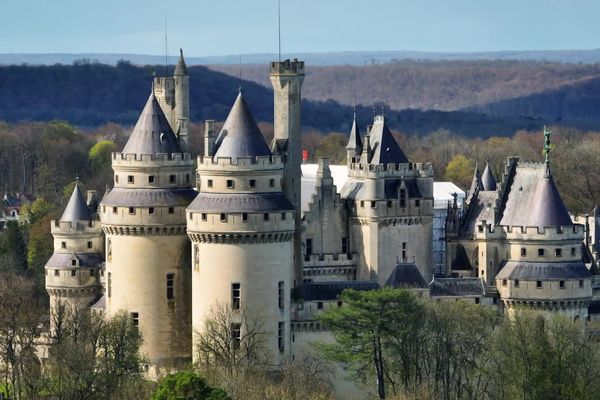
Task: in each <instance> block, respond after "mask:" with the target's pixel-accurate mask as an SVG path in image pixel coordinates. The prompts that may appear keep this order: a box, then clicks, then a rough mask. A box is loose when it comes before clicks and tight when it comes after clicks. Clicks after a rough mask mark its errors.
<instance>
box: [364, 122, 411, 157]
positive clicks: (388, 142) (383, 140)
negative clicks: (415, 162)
mask: <svg viewBox="0 0 600 400" xmlns="http://www.w3.org/2000/svg"><path fill="white" fill-rule="evenodd" d="M369 146H370V147H371V152H372V157H371V161H370V162H371V164H390V163H407V162H408V158H406V155H404V152H403V151H402V149H401V148H400V146H399V145H398V143H397V142H396V139H394V137H393V136H392V133H391V132H390V130H389V129H388V127H387V125H386V123H385V119H384V117H383V116H382V115H378V116H376V117H375V121H374V122H373V126H372V127H371V130H370V131H369Z"/></svg>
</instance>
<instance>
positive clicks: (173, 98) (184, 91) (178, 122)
mask: <svg viewBox="0 0 600 400" xmlns="http://www.w3.org/2000/svg"><path fill="white" fill-rule="evenodd" d="M153 92H154V96H155V97H156V100H157V101H158V104H160V107H161V108H162V110H163V113H164V114H165V116H166V117H167V120H168V121H169V125H170V126H171V129H172V130H173V132H174V133H175V136H177V139H178V140H179V145H180V146H181V150H182V151H184V152H187V151H188V148H189V147H188V131H189V121H190V76H189V74H188V70H187V66H186V65H185V60H184V58H183V50H181V49H179V60H178V61H177V65H176V66H175V72H174V73H173V77H167V76H164V77H155V78H154V90H153Z"/></svg>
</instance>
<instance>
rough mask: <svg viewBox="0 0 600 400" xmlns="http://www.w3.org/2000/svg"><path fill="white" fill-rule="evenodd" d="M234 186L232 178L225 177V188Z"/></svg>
mask: <svg viewBox="0 0 600 400" xmlns="http://www.w3.org/2000/svg"><path fill="white" fill-rule="evenodd" d="M234 187H235V185H234V183H233V179H227V189H233V188H234Z"/></svg>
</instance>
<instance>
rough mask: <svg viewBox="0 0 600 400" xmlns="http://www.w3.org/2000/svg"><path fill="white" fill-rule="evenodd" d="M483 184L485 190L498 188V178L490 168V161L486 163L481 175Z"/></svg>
mask: <svg viewBox="0 0 600 400" xmlns="http://www.w3.org/2000/svg"><path fill="white" fill-rule="evenodd" d="M481 184H482V186H483V190H485V191H494V190H496V178H494V174H493V173H492V169H491V168H490V163H486V164H485V169H484V170H483V174H482V175H481Z"/></svg>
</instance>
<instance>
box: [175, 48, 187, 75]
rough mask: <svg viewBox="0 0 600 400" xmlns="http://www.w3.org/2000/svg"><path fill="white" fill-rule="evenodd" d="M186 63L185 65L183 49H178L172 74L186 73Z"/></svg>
mask: <svg viewBox="0 0 600 400" xmlns="http://www.w3.org/2000/svg"><path fill="white" fill-rule="evenodd" d="M187 74H188V71H187V65H185V60H184V59H183V50H182V49H179V60H178V61H177V65H176V66H175V73H174V74H173V75H187Z"/></svg>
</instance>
